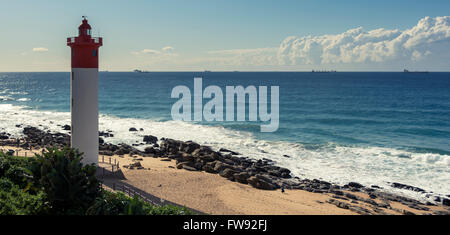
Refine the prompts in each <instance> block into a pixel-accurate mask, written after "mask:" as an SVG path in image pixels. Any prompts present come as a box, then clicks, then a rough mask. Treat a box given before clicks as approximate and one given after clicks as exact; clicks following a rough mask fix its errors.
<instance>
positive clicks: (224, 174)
mask: <svg viewBox="0 0 450 235" xmlns="http://www.w3.org/2000/svg"><path fill="white" fill-rule="evenodd" d="M236 173H238V172H237V171H235V170H233V169H230V168H227V169H224V170H223V171H221V172H220V173H219V175H220V176H222V177H224V178H227V179H229V180H234V174H236Z"/></svg>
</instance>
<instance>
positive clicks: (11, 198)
mask: <svg viewBox="0 0 450 235" xmlns="http://www.w3.org/2000/svg"><path fill="white" fill-rule="evenodd" d="M81 160H82V156H81V154H80V153H78V151H76V150H74V149H70V148H64V149H62V150H57V149H48V150H47V152H44V153H43V154H42V155H36V157H35V158H22V157H13V156H7V155H5V154H3V153H0V215H45V214H52V215H55V214H57V215H58V214H59V215H73V214H76V215H84V214H87V215H185V214H191V212H190V211H189V210H188V209H186V208H178V207H174V206H153V205H151V204H149V203H147V202H144V201H142V200H140V199H139V198H136V197H135V198H129V197H127V196H126V195H124V194H123V193H112V192H108V191H106V190H102V189H101V187H100V183H99V181H98V180H97V178H96V177H95V174H96V167H95V166H94V165H83V164H82V163H81Z"/></svg>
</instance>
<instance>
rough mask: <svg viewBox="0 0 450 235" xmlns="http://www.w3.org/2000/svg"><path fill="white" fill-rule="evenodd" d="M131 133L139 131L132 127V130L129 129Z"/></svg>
mask: <svg viewBox="0 0 450 235" xmlns="http://www.w3.org/2000/svg"><path fill="white" fill-rule="evenodd" d="M129 131H130V132H136V131H138V130H137V129H136V128H134V127H131V128H130V129H129Z"/></svg>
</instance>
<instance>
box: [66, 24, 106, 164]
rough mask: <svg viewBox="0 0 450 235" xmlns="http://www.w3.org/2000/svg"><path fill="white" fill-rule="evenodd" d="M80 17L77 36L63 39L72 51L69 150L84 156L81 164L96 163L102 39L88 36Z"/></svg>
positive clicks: (88, 27) (86, 28)
mask: <svg viewBox="0 0 450 235" xmlns="http://www.w3.org/2000/svg"><path fill="white" fill-rule="evenodd" d="M83 18H84V19H83V21H82V23H81V25H80V26H79V27H78V32H79V35H78V37H74V38H67V46H69V47H70V48H71V49H72V56H71V60H72V73H71V79H70V88H71V92H70V96H71V104H70V109H71V114H72V148H75V149H78V150H79V151H80V152H82V153H84V155H83V163H84V164H92V163H94V164H98V142H99V137H98V56H99V52H98V49H99V48H100V47H101V46H102V45H103V40H102V38H94V37H92V36H91V32H92V31H91V26H90V25H89V24H88V21H87V19H86V18H85V17H83Z"/></svg>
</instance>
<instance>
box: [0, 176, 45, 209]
mask: <svg viewBox="0 0 450 235" xmlns="http://www.w3.org/2000/svg"><path fill="white" fill-rule="evenodd" d="M3 182H6V181H3ZM47 211H48V204H47V203H46V201H45V194H44V193H43V192H40V193H38V194H37V195H31V194H28V193H26V192H24V191H23V190H22V189H20V188H19V187H17V186H13V187H12V188H11V189H10V190H0V215H42V214H47Z"/></svg>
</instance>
